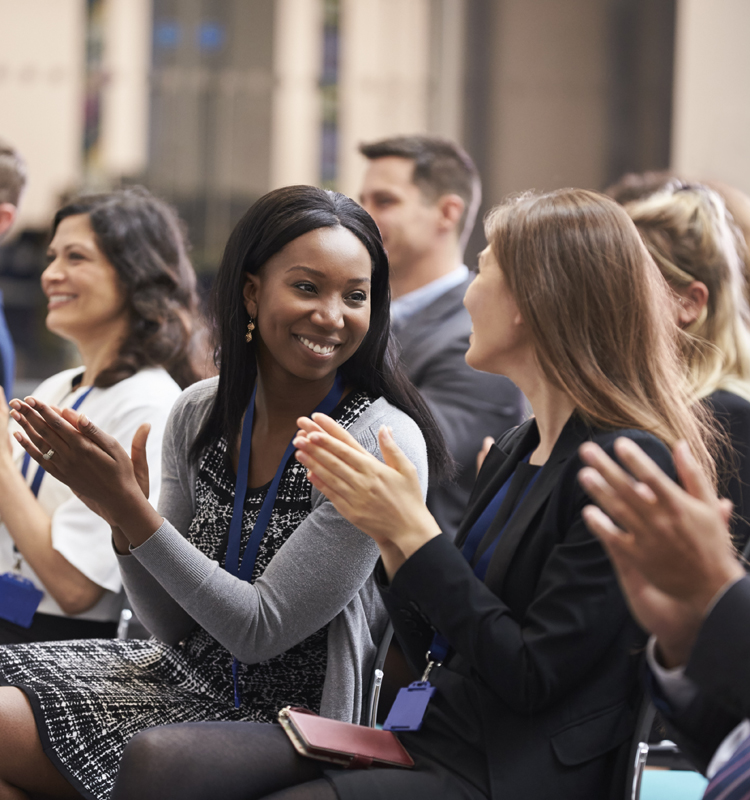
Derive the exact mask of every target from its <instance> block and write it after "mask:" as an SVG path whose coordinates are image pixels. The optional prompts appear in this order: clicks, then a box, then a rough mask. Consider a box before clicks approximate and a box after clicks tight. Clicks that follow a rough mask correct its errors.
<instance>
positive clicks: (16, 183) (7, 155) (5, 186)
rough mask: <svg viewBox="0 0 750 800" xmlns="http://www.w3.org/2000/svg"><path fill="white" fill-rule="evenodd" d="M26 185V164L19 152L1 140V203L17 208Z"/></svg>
mask: <svg viewBox="0 0 750 800" xmlns="http://www.w3.org/2000/svg"><path fill="white" fill-rule="evenodd" d="M25 185H26V162H25V161H24V160H23V158H21V154H20V153H19V152H18V150H16V149H15V148H14V147H13V146H12V145H11V144H9V143H8V142H6V141H5V140H4V139H0V203H11V204H12V205H14V206H17V205H18V201H19V200H20V199H21V192H22V191H23V187H24V186H25Z"/></svg>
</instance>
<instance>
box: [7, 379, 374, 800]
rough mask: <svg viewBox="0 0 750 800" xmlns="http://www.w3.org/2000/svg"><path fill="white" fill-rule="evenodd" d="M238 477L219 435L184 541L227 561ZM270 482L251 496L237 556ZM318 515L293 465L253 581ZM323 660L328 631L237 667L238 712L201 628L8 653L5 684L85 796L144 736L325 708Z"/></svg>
mask: <svg viewBox="0 0 750 800" xmlns="http://www.w3.org/2000/svg"><path fill="white" fill-rule="evenodd" d="M370 403H371V400H370V398H369V397H368V396H367V395H365V394H363V393H355V394H352V395H350V396H349V397H347V398H346V399H345V401H344V402H343V403H342V404H341V405H340V406H339V408H338V409H337V412H335V413H334V415H333V416H334V417H335V418H337V419H338V420H339V422H340V423H341V424H342V425H344V427H349V426H350V425H351V424H352V423H353V422H354V421H355V420H356V419H357V418H358V417H359V416H360V414H361V413H362V412H363V411H364V410H365V409H366V408H367V407H368V406H369V405H370ZM234 483H235V475H234V473H233V471H232V468H231V466H230V464H229V460H228V458H227V443H226V441H225V440H220V441H219V442H217V443H216V444H215V445H214V446H213V447H212V448H210V449H209V450H208V451H207V453H206V454H205V455H204V457H203V459H202V462H201V466H200V469H199V473H198V479H197V483H196V513H195V517H194V519H193V522H192V523H191V525H190V529H189V531H188V540H189V541H191V542H192V543H193V544H194V545H195V546H196V547H198V548H199V549H200V550H201V551H202V552H203V553H205V554H206V555H207V556H208V557H209V558H212V559H216V560H218V561H219V563H221V564H222V566H223V564H224V559H225V554H226V546H227V533H228V529H229V521H230V519H231V516H232V505H233V500H234ZM267 488H268V487H267V486H266V487H261V488H260V489H249V490H248V492H247V497H246V500H245V507H244V516H243V527H242V540H241V548H242V549H241V552H242V550H244V547H245V545H246V544H247V541H248V539H249V537H250V533H251V531H252V526H253V524H254V522H255V519H256V518H257V515H258V512H259V511H260V507H261V505H262V503H263V499H264V497H265V494H266V491H267ZM310 511H311V486H310V483H309V481H308V480H307V478H306V477H305V470H304V468H303V467H302V466H301V465H300V464H299V463H297V462H296V461H295V460H294V458H291V459H290V461H289V463H288V464H287V467H286V469H285V471H284V474H283V476H282V479H281V484H280V486H279V491H278V494H277V500H276V503H275V505H274V509H273V514H272V516H271V520H270V522H269V524H268V528H267V530H266V533H265V535H264V537H263V540H262V541H261V544H260V548H259V551H258V557H257V561H256V565H255V570H254V572H253V581H254V580H256V579H257V578H258V577H259V576H260V575H261V574H262V573H263V571H264V570H265V568H266V567H267V566H268V564H269V562H270V561H271V559H272V558H273V556H274V554H275V553H276V552H277V551H278V550H279V548H280V547H281V546H282V545H283V544H284V542H285V541H286V540H287V538H288V537H289V536H290V535H291V533H292V532H293V531H294V530H295V529H296V528H297V527H298V526H299V524H300V523H301V522H302V520H303V519H304V518H305V517H306V516H307V515H308V514H309V513H310ZM326 662H327V626H326V627H324V628H322V629H321V630H319V631H317V632H315V633H313V634H312V635H311V636H309V637H308V638H307V639H305V640H304V641H302V642H300V643H299V644H298V645H296V646H295V647H292V648H291V649H289V650H287V651H286V652H284V653H281V654H280V655H278V656H275V657H274V658H271V659H269V660H268V661H264V662H261V663H259V664H241V665H240V669H239V685H240V688H241V694H242V703H241V706H240V708H238V709H236V708H235V707H234V693H233V688H232V673H231V664H232V656H231V654H230V653H229V651H228V650H226V649H225V648H224V647H223V646H222V645H220V644H219V643H218V642H217V641H216V640H215V639H214V638H213V637H212V636H211V635H210V634H209V633H208V632H207V631H205V630H204V629H203V628H201V627H200V626H196V627H195V628H194V629H193V631H192V632H191V633H190V634H189V635H188V636H187V638H186V639H185V640H184V641H183V642H180V643H179V644H178V645H177V646H176V647H171V646H169V645H166V644H163V643H161V642H158V641H156V640H155V639H151V640H149V641H136V640H131V641H118V640H106V639H94V640H84V641H74V642H44V643H39V644H28V645H10V646H7V647H0V683H2V684H4V685H11V686H19V687H21V688H23V689H24V691H25V692H26V694H27V695H28V696H29V699H30V700H31V703H32V707H33V708H34V714H35V717H36V721H37V726H38V728H39V733H40V737H41V739H42V744H43V745H44V748H45V752H46V753H47V755H48V756H49V757H50V758H51V759H52V761H53V762H54V763H55V764H56V765H57V767H58V769H60V771H61V772H62V773H63V775H65V777H66V778H67V779H68V780H69V781H70V782H71V783H72V784H73V786H75V788H76V789H78V791H79V792H81V793H82V794H83V795H84V797H89V798H101V800H104V798H107V797H109V794H110V792H111V790H112V786H113V784H114V780H115V777H116V775H117V770H118V768H119V764H120V759H121V757H122V751H123V749H124V748H125V745H126V744H127V742H128V741H129V740H130V738H131V737H133V736H134V735H135V734H136V733H138V732H139V731H142V730H145V729H146V728H150V727H154V726H156V725H166V724H170V723H175V722H192V721H198V720H252V721H256V722H271V721H274V720H275V719H276V714H277V713H278V710H279V709H280V708H281V707H282V706H284V705H287V704H291V705H302V706H307V707H308V708H311V709H313V710H315V711H317V710H318V709H319V707H320V700H321V693H322V688H323V680H324V677H325V670H326Z"/></svg>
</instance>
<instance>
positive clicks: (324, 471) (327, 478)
mask: <svg viewBox="0 0 750 800" xmlns="http://www.w3.org/2000/svg"><path fill="white" fill-rule="evenodd" d="M295 441H296V440H295ZM294 457H295V458H296V459H297V461H299V463H300V464H302V466H303V467H305V468H306V469H307V471H308V478H309V480H310V483H312V485H313V486H315V487H316V488H318V489H320V490H321V491H323V489H322V488H321V486H322V485H325V486H326V487H327V489H326V491H323V494H325V495H326V497H328V498H329V499H333V498H332V497H331V495H330V494H329V490H331V491H333V492H335V493H336V494H337V495H338V496H341V497H343V498H350V497H351V496H352V495H353V494H356V493H357V489H356V486H355V482H356V473H353V472H352V471H351V470H350V469H349V468H348V467H347V466H346V465H345V464H342V462H341V461H339V460H338V459H337V458H335V456H331V454H330V453H327V452H326V451H325V450H323V449H322V448H318V449H317V452H316V453H315V454H312V453H309V452H306V451H302V450H297V451H296V452H295V454H294Z"/></svg>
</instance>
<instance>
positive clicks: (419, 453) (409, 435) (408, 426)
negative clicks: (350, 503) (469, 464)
mask: <svg viewBox="0 0 750 800" xmlns="http://www.w3.org/2000/svg"><path fill="white" fill-rule="evenodd" d="M382 425H386V426H387V427H389V428H390V429H391V431H392V433H393V438H394V439H395V441H396V444H398V446H399V447H400V448H401V450H403V451H404V454H405V455H406V457H407V458H408V459H409V460H410V461H411V462H412V463H414V464H416V465H417V466H418V467H419V468H420V471H421V467H422V465H424V468H425V470H426V465H427V446H426V445H425V441H424V436H423V434H422V431H421V430H420V429H419V426H418V425H417V423H416V422H415V421H414V420H413V419H412V418H411V417H410V416H409V415H408V414H406V413H405V412H404V411H401V409H399V408H396V407H395V406H393V405H391V404H390V403H389V402H388V401H387V400H386V399H385V398H384V397H379V398H378V399H377V400H374V401H373V402H372V403H371V404H370V405H369V406H368V407H367V408H366V409H365V410H364V411H363V412H362V414H360V416H359V417H358V419H357V420H356V421H355V422H354V423H353V424H352V426H351V428H349V433H351V435H352V436H353V437H354V438H355V439H356V440H357V441H358V442H359V443H360V444H361V445H362V447H364V448H365V449H366V450H368V451H369V452H371V453H373V454H375V455H378V456H379V454H380V446H379V444H378V430H380V427H381V426H382Z"/></svg>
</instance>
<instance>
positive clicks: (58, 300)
mask: <svg viewBox="0 0 750 800" xmlns="http://www.w3.org/2000/svg"><path fill="white" fill-rule="evenodd" d="M75 299H76V295H74V294H62V293H60V294H51V295H49V296H48V297H47V308H48V309H49V308H56V307H57V306H61V305H64V304H65V303H69V302H70V301H71V300H75Z"/></svg>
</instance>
